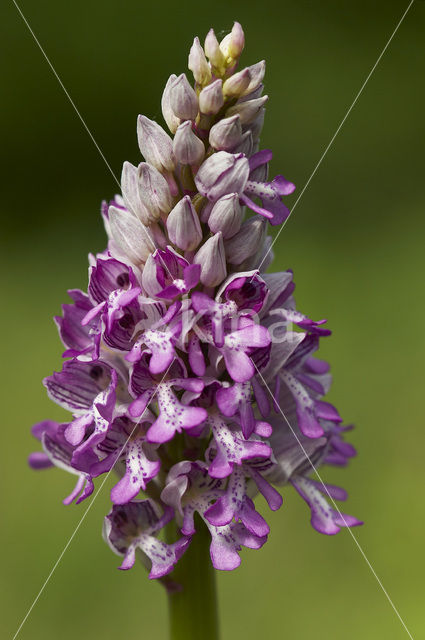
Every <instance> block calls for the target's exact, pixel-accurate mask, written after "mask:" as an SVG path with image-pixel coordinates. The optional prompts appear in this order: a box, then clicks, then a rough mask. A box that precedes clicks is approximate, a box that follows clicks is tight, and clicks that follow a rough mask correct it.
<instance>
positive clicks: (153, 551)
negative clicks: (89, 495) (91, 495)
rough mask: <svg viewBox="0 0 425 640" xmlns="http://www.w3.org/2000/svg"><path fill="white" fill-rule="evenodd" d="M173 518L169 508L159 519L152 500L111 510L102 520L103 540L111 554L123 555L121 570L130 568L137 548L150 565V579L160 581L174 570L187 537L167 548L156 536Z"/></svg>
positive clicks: (167, 545) (187, 542)
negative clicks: (158, 579) (112, 552)
mask: <svg viewBox="0 0 425 640" xmlns="http://www.w3.org/2000/svg"><path fill="white" fill-rule="evenodd" d="M172 515H173V514H172V511H171V510H170V509H169V510H167V511H166V512H165V513H164V515H163V516H161V515H160V513H159V509H158V507H157V506H156V504H155V502H153V501H152V500H140V501H135V502H129V503H128V504H125V505H120V506H114V507H113V508H112V511H111V512H110V513H109V514H108V515H107V516H106V518H105V524H104V529H103V537H104V539H105V540H106V542H107V543H108V544H109V546H110V547H111V549H112V551H114V552H115V553H116V554H118V555H121V556H124V560H123V562H122V564H121V566H120V569H131V567H132V566H133V565H134V562H135V560H136V551H137V550H138V549H140V550H141V551H142V552H143V554H145V556H146V557H147V558H148V559H149V560H150V561H151V563H152V564H151V570H150V573H149V578H151V579H153V578H162V577H163V576H165V575H167V573H170V571H172V570H173V568H174V565H175V564H176V562H177V561H178V560H179V558H180V557H181V556H182V555H183V553H184V552H185V551H186V548H187V546H188V544H189V538H188V537H183V538H181V539H180V540H178V541H177V542H175V543H174V544H170V545H169V544H166V543H165V542H162V541H161V540H158V538H157V537H156V535H155V534H156V533H157V532H158V531H160V530H161V529H162V528H163V527H164V526H165V524H166V523H167V521H169V520H170V519H171V518H172Z"/></svg>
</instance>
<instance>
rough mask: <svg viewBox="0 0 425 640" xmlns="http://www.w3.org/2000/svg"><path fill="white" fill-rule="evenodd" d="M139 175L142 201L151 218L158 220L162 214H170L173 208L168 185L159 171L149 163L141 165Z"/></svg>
mask: <svg viewBox="0 0 425 640" xmlns="http://www.w3.org/2000/svg"><path fill="white" fill-rule="evenodd" d="M138 175H139V197H140V200H141V202H142V203H143V204H144V205H145V207H146V209H147V210H148V211H149V212H150V214H151V216H152V217H153V218H154V219H155V220H158V219H159V217H160V215H161V213H168V212H169V211H170V209H171V207H172V202H171V194H170V189H169V187H168V183H167V181H166V179H165V178H164V176H163V175H162V174H161V173H160V172H159V171H158V169H155V167H153V166H152V165H150V164H148V163H147V162H141V163H140V164H139V166H138ZM142 222H144V221H143V220H142ZM144 224H146V223H144Z"/></svg>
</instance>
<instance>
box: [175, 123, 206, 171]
mask: <svg viewBox="0 0 425 640" xmlns="http://www.w3.org/2000/svg"><path fill="white" fill-rule="evenodd" d="M173 151H174V155H175V157H176V159H177V160H178V162H180V163H181V164H191V165H199V164H201V162H202V160H203V158H204V155H205V147H204V143H203V142H202V141H201V140H200V139H199V138H198V136H197V135H196V134H195V133H194V132H193V131H192V122H191V121H190V120H186V122H183V123H182V124H181V125H180V126H179V128H178V129H177V131H176V135H175V136H174V140H173Z"/></svg>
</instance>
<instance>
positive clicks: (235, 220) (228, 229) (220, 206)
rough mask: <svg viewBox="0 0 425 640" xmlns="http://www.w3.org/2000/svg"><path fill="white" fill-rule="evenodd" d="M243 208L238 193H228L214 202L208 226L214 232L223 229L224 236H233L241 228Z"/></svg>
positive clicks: (225, 237)
mask: <svg viewBox="0 0 425 640" xmlns="http://www.w3.org/2000/svg"><path fill="white" fill-rule="evenodd" d="M242 218H243V208H242V207H241V205H240V203H239V195H238V194H237V193H228V194H227V195H225V196H222V197H221V198H219V199H218V200H217V202H216V203H215V204H214V206H213V208H212V210H211V213H210V216H209V218H208V226H209V228H210V229H211V231H212V232H213V233H217V232H218V231H221V233H222V234H223V238H224V239H227V238H231V237H232V236H234V235H235V233H237V232H238V231H239V229H240V228H241V224H242Z"/></svg>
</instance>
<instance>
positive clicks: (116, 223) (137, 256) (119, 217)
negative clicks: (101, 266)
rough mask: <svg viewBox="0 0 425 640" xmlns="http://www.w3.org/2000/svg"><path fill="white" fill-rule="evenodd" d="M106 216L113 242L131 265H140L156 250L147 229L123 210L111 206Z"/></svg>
mask: <svg viewBox="0 0 425 640" xmlns="http://www.w3.org/2000/svg"><path fill="white" fill-rule="evenodd" d="M108 215H109V226H110V230H111V236H112V239H113V240H114V242H115V243H116V244H117V245H118V246H119V247H120V249H121V251H122V253H123V255H124V256H125V257H126V258H127V260H128V261H129V262H130V263H131V264H133V265H135V266H140V265H142V264H143V263H144V262H146V260H147V258H148V256H149V255H150V254H151V253H153V251H155V249H156V247H155V244H154V240H153V238H152V236H151V233H150V231H149V229H148V228H147V227H145V225H144V224H142V223H141V222H140V221H139V220H138V219H137V218H136V217H135V216H134V215H133V214H131V213H130V212H129V211H126V210H125V209H118V208H117V207H114V206H111V207H109V210H108Z"/></svg>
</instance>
